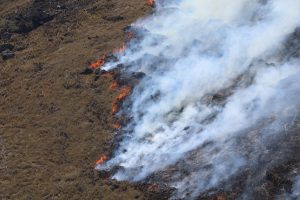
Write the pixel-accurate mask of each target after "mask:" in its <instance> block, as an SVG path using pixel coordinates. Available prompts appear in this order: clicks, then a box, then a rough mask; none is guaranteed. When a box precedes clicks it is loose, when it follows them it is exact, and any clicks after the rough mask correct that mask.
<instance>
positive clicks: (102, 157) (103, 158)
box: [96, 155, 108, 165]
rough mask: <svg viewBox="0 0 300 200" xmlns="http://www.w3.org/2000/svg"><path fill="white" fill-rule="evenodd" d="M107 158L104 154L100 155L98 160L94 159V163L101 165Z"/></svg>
mask: <svg viewBox="0 0 300 200" xmlns="http://www.w3.org/2000/svg"><path fill="white" fill-rule="evenodd" d="M107 160H108V157H107V156H106V155H102V156H100V158H99V160H97V161H96V164H97V165H101V164H103V163H104V162H105V161H107Z"/></svg>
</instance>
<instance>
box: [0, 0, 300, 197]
mask: <svg viewBox="0 0 300 200" xmlns="http://www.w3.org/2000/svg"><path fill="white" fill-rule="evenodd" d="M150 13H151V8H150V7H149V6H147V4H146V1H138V0H127V1H121V0H64V1H63V0H53V1H46V0H29V1H23V0H1V1H0V17H1V18H0V49H1V53H3V52H4V51H6V52H8V51H9V52H10V53H13V56H10V57H8V58H7V59H4V58H3V57H2V58H0V185H1V186H0V199H26V200H27V199H118V200H119V199H128V200H131V199H153V200H156V199H157V200H160V199H168V198H169V197H170V195H171V193H172V192H173V189H172V188H168V187H167V186H166V185H164V184H162V183H160V181H159V180H156V181H153V182H151V181H149V183H127V182H116V181H114V180H110V179H108V177H109V174H107V173H104V172H98V171H95V170H94V165H95V161H96V160H97V159H98V158H99V156H100V155H101V154H107V155H108V154H111V153H112V152H113V149H112V147H113V146H116V145H117V144H116V141H117V138H116V137H115V138H114V134H113V132H114V131H115V130H114V128H113V127H112V126H111V125H112V124H113V122H114V121H115V118H114V116H113V115H112V114H111V106H112V102H113V100H114V98H115V97H116V95H117V91H110V90H109V85H110V84H111V82H112V79H111V78H107V77H101V76H98V77H97V78H95V75H94V74H92V73H86V74H85V75H84V74H81V72H82V70H83V69H84V68H85V67H86V66H87V65H88V64H89V62H91V61H93V60H95V59H97V58H98V57H99V56H101V55H102V54H104V53H107V52H109V51H111V50H112V49H115V48H117V47H119V46H120V44H122V42H123V41H124V40H125V39H126V37H125V34H124V31H123V30H124V29H126V28H127V27H128V25H129V24H130V23H132V22H134V21H135V20H136V19H138V18H140V17H143V16H145V15H148V14H150ZM295 43H297V41H291V42H290V44H289V45H296V46H297V44H295ZM295 54H297V55H298V51H296V53H295ZM122 81H124V80H122V79H120V82H122ZM125 82H126V81H125ZM122 84H123V83H122ZM124 84H126V83H124ZM133 84H135V83H133ZM290 132H291V134H289V137H286V138H285V139H283V140H282V143H281V144H279V146H280V147H278V148H274V149H273V150H272V151H270V152H271V153H270V154H267V155H265V156H264V157H262V162H264V159H265V160H270V158H271V160H272V159H273V158H274V159H276V155H277V154H280V153H281V152H280V149H282V148H284V149H288V150H289V152H288V155H289V156H288V157H286V159H285V160H283V161H281V162H278V164H276V165H270V167H269V168H267V169H265V168H263V169H255V170H247V169H245V170H244V171H243V172H241V173H240V174H238V175H237V176H236V177H234V178H233V179H232V182H231V184H230V185H227V184H226V183H224V184H223V185H221V186H220V187H219V188H214V189H212V190H211V191H209V192H207V193H205V194H201V196H199V199H218V200H221V199H235V198H237V196H239V195H240V194H242V193H244V192H245V191H246V193H247V192H248V193H251V194H255V199H274V198H275V197H276V195H279V194H282V193H285V192H290V191H291V188H292V181H291V177H292V175H293V173H295V171H299V167H300V166H299V165H300V163H299V161H300V159H299V153H298V152H299V151H300V145H299V136H298V135H299V124H298V123H296V126H295V127H293V128H292V129H291V130H290ZM270 148H271V147H270ZM272 148H273V147H272ZM268 156H270V157H268ZM267 158H268V159H267ZM265 162H266V161H265ZM154 176H155V175H154ZM152 179H153V180H155V177H154V178H152ZM149 180H151V177H150V178H149ZM254 180H255V181H254ZM246 185H251V186H252V187H251V188H245V187H246Z"/></svg>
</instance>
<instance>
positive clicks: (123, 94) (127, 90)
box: [117, 86, 131, 101]
mask: <svg viewBox="0 0 300 200" xmlns="http://www.w3.org/2000/svg"><path fill="white" fill-rule="evenodd" d="M130 92H131V87H129V86H125V87H123V88H121V91H120V94H119V96H117V100H118V101H122V100H123V99H125V98H126V97H127V96H128V95H129V93H130Z"/></svg>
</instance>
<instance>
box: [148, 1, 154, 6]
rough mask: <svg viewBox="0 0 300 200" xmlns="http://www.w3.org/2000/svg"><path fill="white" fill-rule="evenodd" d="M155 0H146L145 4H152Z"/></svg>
mask: <svg viewBox="0 0 300 200" xmlns="http://www.w3.org/2000/svg"><path fill="white" fill-rule="evenodd" d="M154 3H155V1H154V0H147V4H148V5H149V6H154Z"/></svg>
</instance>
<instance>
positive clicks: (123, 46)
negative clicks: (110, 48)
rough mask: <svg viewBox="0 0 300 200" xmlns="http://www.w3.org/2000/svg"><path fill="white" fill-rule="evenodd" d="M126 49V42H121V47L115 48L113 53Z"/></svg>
mask: <svg viewBox="0 0 300 200" xmlns="http://www.w3.org/2000/svg"><path fill="white" fill-rule="evenodd" d="M125 50H126V44H125V43H124V42H123V43H122V45H121V47H119V48H118V49H115V50H114V54H117V53H122V52H124V51H125Z"/></svg>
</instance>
